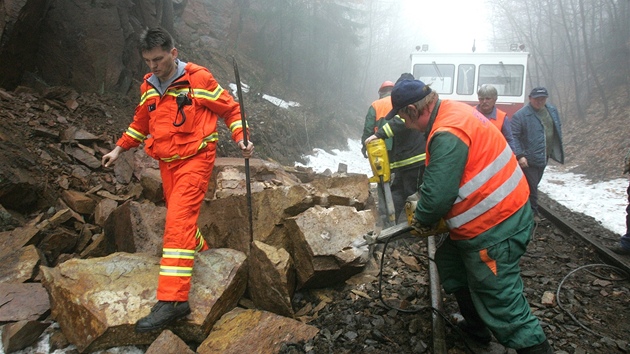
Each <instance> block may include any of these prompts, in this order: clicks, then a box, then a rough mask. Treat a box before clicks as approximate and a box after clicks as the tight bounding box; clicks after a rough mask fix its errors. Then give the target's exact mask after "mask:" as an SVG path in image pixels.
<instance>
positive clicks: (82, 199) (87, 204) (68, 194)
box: [61, 190, 96, 215]
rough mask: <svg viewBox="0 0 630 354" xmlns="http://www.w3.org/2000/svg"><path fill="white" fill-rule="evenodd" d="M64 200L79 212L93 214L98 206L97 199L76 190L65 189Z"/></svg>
mask: <svg viewBox="0 0 630 354" xmlns="http://www.w3.org/2000/svg"><path fill="white" fill-rule="evenodd" d="M61 197H62V199H63V201H64V202H65V203H66V204H67V205H68V206H69V207H70V209H72V210H74V211H76V212H77V213H79V214H84V215H91V214H92V213H94V208H96V201H95V200H94V199H92V198H90V197H88V196H87V195H86V194H85V193H82V192H79V191H75V190H65V191H63V192H62V193H61Z"/></svg>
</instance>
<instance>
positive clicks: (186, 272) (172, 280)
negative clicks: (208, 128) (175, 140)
mask: <svg viewBox="0 0 630 354" xmlns="http://www.w3.org/2000/svg"><path fill="white" fill-rule="evenodd" d="M213 164H214V151H210V152H208V151H204V152H201V153H199V154H198V155H195V156H193V157H191V158H190V159H186V160H184V161H181V162H180V163H179V164H176V166H174V167H172V166H171V167H170V168H169V165H168V164H166V163H163V162H161V163H160V172H161V174H162V183H163V184H164V185H165V187H164V191H165V199H166V202H167V211H166V224H165V227H164V239H163V253H162V260H161V262H160V275H159V277H158V288H157V299H158V300H161V301H187V300H188V292H189V291H190V280H191V276H192V269H193V264H194V256H195V252H196V251H204V250H206V249H208V246H207V245H206V243H205V241H204V240H203V237H202V235H201V232H200V230H199V229H198V227H197V218H198V217H199V211H200V209H201V203H202V201H203V198H204V197H205V194H206V191H207V190H208V182H209V180H210V176H211V173H212V167H213ZM166 191H168V192H166Z"/></svg>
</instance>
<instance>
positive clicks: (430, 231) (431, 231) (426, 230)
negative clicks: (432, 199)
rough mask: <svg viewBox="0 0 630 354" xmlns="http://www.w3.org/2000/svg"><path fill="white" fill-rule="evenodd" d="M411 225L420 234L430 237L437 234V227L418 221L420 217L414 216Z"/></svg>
mask: <svg viewBox="0 0 630 354" xmlns="http://www.w3.org/2000/svg"><path fill="white" fill-rule="evenodd" d="M411 227H412V228H413V230H414V231H415V232H416V233H417V234H418V236H423V237H428V236H432V235H435V231H436V228H435V227H433V226H425V225H422V224H421V223H420V221H418V219H416V218H413V220H411Z"/></svg>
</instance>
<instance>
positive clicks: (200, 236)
mask: <svg viewBox="0 0 630 354" xmlns="http://www.w3.org/2000/svg"><path fill="white" fill-rule="evenodd" d="M195 238H196V239H197V240H199V244H198V245H197V247H195V251H197V252H199V251H201V249H202V248H203V245H204V244H205V243H206V240H204V238H203V235H202V234H201V231H200V230H199V229H197V234H195Z"/></svg>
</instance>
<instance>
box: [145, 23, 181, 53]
mask: <svg viewBox="0 0 630 354" xmlns="http://www.w3.org/2000/svg"><path fill="white" fill-rule="evenodd" d="M157 47H161V48H162V49H163V50H164V51H170V50H171V49H173V48H174V47H175V43H174V41H173V37H172V36H171V34H170V33H168V31H167V30H165V29H164V28H162V27H155V28H149V29H147V30H146V31H144V33H142V34H141V35H140V52H146V51H150V50H152V49H153V48H157Z"/></svg>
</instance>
